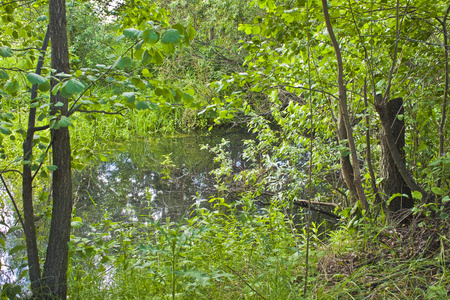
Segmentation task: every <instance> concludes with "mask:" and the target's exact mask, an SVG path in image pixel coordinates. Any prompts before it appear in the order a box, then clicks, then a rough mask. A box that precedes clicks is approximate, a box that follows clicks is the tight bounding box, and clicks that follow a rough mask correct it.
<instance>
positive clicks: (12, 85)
mask: <svg viewBox="0 0 450 300" xmlns="http://www.w3.org/2000/svg"><path fill="white" fill-rule="evenodd" d="M4 88H5V91H6V92H7V93H9V94H15V93H17V91H18V90H19V88H20V85H19V82H18V81H17V80H13V81H8V82H7V83H6V84H5V87H4Z"/></svg>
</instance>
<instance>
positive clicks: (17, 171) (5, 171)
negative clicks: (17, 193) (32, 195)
mask: <svg viewBox="0 0 450 300" xmlns="http://www.w3.org/2000/svg"><path fill="white" fill-rule="evenodd" d="M8 172H15V173H19V174H20V176H22V172H20V171H19V170H3V171H0V174H4V173H8Z"/></svg>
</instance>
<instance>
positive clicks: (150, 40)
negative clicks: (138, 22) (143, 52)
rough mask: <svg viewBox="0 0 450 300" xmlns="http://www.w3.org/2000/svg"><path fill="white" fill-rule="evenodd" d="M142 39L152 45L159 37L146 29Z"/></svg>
mask: <svg viewBox="0 0 450 300" xmlns="http://www.w3.org/2000/svg"><path fill="white" fill-rule="evenodd" d="M142 38H143V39H144V42H146V43H150V44H154V43H156V42H157V41H158V40H159V35H158V34H157V33H156V32H155V31H153V30H151V29H146V30H144V32H143V34H142Z"/></svg>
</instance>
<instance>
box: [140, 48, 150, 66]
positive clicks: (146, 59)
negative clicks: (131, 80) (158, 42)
mask: <svg viewBox="0 0 450 300" xmlns="http://www.w3.org/2000/svg"><path fill="white" fill-rule="evenodd" d="M151 61H152V56H151V55H150V53H148V51H147V50H145V51H144V53H143V54H142V59H141V63H142V64H143V65H146V64H149V63H150V62H151Z"/></svg>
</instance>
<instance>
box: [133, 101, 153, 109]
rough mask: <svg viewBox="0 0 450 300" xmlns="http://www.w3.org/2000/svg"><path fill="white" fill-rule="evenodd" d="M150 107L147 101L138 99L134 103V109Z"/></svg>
mask: <svg viewBox="0 0 450 300" xmlns="http://www.w3.org/2000/svg"><path fill="white" fill-rule="evenodd" d="M148 108H150V105H149V104H148V103H147V101H139V102H138V103H136V109H137V110H143V109H148Z"/></svg>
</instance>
